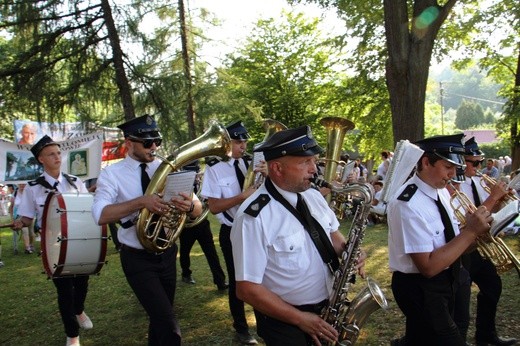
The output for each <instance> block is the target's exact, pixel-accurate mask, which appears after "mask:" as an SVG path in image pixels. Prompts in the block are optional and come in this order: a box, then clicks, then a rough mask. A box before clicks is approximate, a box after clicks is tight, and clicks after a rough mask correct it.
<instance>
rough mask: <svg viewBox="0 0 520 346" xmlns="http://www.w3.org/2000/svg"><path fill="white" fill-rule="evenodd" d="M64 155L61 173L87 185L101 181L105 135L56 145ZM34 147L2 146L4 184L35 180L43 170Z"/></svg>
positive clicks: (0, 172) (0, 171)
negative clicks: (87, 182)
mask: <svg viewBox="0 0 520 346" xmlns="http://www.w3.org/2000/svg"><path fill="white" fill-rule="evenodd" d="M56 142H57V143H58V144H59V145H60V151H61V171H62V172H64V173H68V174H72V175H76V176H78V177H79V178H80V179H81V180H83V181H85V180H87V179H91V178H97V176H98V175H99V172H100V170H101V155H102V146H103V133H102V132H96V133H91V134H88V135H84V136H79V137H74V138H71V139H69V140H66V141H56ZM31 147H32V145H29V144H16V143H11V142H0V181H1V182H3V183H4V184H18V183H25V182H27V181H29V180H33V179H35V178H37V177H38V176H40V175H41V174H42V173H43V168H42V166H41V165H40V164H39V162H38V161H37V160H36V158H35V157H34V156H33V155H32V153H31V151H30V149H31Z"/></svg>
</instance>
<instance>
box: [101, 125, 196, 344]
mask: <svg viewBox="0 0 520 346" xmlns="http://www.w3.org/2000/svg"><path fill="white" fill-rule="evenodd" d="M118 127H119V128H120V129H121V130H122V131H123V133H124V136H125V145H126V147H127V148H128V152H127V156H126V158H125V159H124V160H122V161H120V162H118V163H115V164H113V165H110V166H108V167H106V168H105V169H103V170H102V171H101V173H100V175H99V178H98V180H97V188H96V195H95V197H94V204H93V206H92V215H93V217H94V220H95V221H96V223H98V224H100V225H102V224H108V223H115V222H119V221H121V228H119V230H118V239H119V241H120V243H121V251H120V256H121V266H122V268H123V271H124V273H125V276H126V279H127V281H128V283H129V285H130V287H131V288H132V290H133V291H134V293H135V295H136V297H137V299H139V301H140V303H141V305H142V306H143V308H144V309H145V310H146V313H147V314H148V317H149V319H150V323H149V326H148V345H150V346H152V345H153V346H159V345H169V346H171V345H180V344H181V334H180V328H179V323H178V321H177V317H176V314H175V312H174V310H173V301H174V296H175V286H176V276H177V272H176V256H177V245H176V244H175V243H174V244H173V246H171V247H169V248H168V249H166V250H164V251H163V252H160V253H151V252H149V251H147V250H145V249H144V248H143V246H142V245H141V243H140V242H139V239H138V237H137V231H136V226H135V218H136V216H137V215H138V212H139V211H140V210H141V209H143V208H146V209H148V210H149V211H150V212H151V213H155V214H158V215H163V214H164V213H165V212H166V211H167V209H168V202H167V201H164V200H163V199H162V198H161V197H160V196H158V195H156V194H151V195H144V192H145V191H146V188H147V185H148V183H149V182H150V178H151V177H152V176H153V174H154V173H155V171H156V170H157V168H158V167H159V165H160V163H161V162H160V160H158V159H156V158H155V156H154V155H153V153H154V152H155V150H157V147H159V146H160V145H161V142H162V137H161V134H160V133H159V129H158V127H157V124H156V122H155V120H154V119H153V118H152V117H151V116H149V115H144V116H142V117H139V118H135V119H132V120H130V121H128V122H126V123H124V124H122V125H119V126H118ZM181 196H182V198H173V199H172V200H171V201H169V202H170V203H173V205H174V206H175V207H176V208H177V209H179V210H181V211H183V212H186V213H188V215H189V216H191V217H197V216H198V215H200V213H201V211H202V205H201V203H200V201H199V200H198V199H197V198H196V196H194V197H193V199H192V198H191V196H189V195H186V194H181Z"/></svg>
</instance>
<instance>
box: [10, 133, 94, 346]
mask: <svg viewBox="0 0 520 346" xmlns="http://www.w3.org/2000/svg"><path fill="white" fill-rule="evenodd" d="M31 152H32V153H33V155H34V157H35V158H36V160H38V162H39V163H40V164H41V165H42V166H43V174H42V175H41V176H40V177H38V178H37V179H36V180H34V181H30V182H29V183H28V184H27V186H26V187H25V190H24V193H23V196H22V200H21V201H20V205H19V206H18V211H17V212H18V216H19V218H18V219H16V220H15V221H14V227H13V228H14V229H22V228H23V227H30V226H31V224H32V222H33V219H34V218H35V217H38V224H39V225H42V218H43V207H44V206H45V200H46V199H47V196H48V194H49V192H51V191H58V192H79V193H88V191H87V188H86V187H85V184H83V182H82V181H81V180H80V179H78V178H77V177H75V176H72V175H68V174H65V173H62V172H61V151H60V146H59V144H58V143H56V142H54V141H53V140H52V138H50V137H49V136H47V135H45V136H43V137H42V139H40V140H39V141H38V142H37V143H36V144H35V145H33V146H32V147H31ZM88 279H89V277H88V275H85V276H76V277H59V278H53V279H52V282H53V283H54V285H55V286H56V290H57V293H58V305H59V308H60V314H61V319H62V321H63V325H64V327H65V334H66V335H67V342H66V345H67V346H72V345H74V346H77V345H79V344H80V343H79V328H80V327H81V328H84V329H91V328H92V321H91V320H90V318H89V317H88V316H87V314H85V311H83V309H84V304H85V299H86V298H87V291H88Z"/></svg>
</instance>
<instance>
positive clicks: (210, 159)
mask: <svg viewBox="0 0 520 346" xmlns="http://www.w3.org/2000/svg"><path fill="white" fill-rule="evenodd" d="M220 161H222V159H221V158H220V157H218V156H211V157H207V158H206V165H208V166H210V167H211V166H214V165H216V164H217V163H219V162H220Z"/></svg>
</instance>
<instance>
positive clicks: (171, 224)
mask: <svg viewBox="0 0 520 346" xmlns="http://www.w3.org/2000/svg"><path fill="white" fill-rule="evenodd" d="M230 148H231V139H230V137H229V134H228V132H227V130H226V128H225V127H224V126H223V125H221V124H219V123H218V122H216V121H211V122H210V126H209V128H208V130H207V131H206V132H204V134H202V135H201V136H200V137H198V138H196V139H194V140H192V141H191V142H188V143H186V144H184V145H183V146H181V147H179V148H178V149H177V150H176V151H175V152H174V153H173V154H172V155H171V156H169V157H168V158H162V157H159V155H157V157H159V158H160V159H161V160H162V161H163V162H162V163H161V164H160V165H159V167H158V168H157V171H155V173H154V175H153V177H152V179H151V181H150V184H149V185H148V188H147V189H146V192H145V195H153V194H158V195H162V192H163V191H164V187H165V184H166V178H167V176H168V174H170V173H171V172H174V171H176V170H178V169H180V168H181V167H182V166H184V165H186V164H188V163H190V162H192V161H194V160H197V159H200V158H203V157H205V156H211V155H217V156H224V155H226V154H227V153H228V152H229V150H230ZM186 218H187V215H186V213H182V212H180V211H179V210H178V209H175V208H173V207H170V208H169V210H168V211H167V212H166V213H165V214H164V215H162V216H161V215H158V214H155V213H152V212H150V211H149V210H148V209H146V208H143V209H141V211H140V212H139V216H138V218H137V222H136V230H137V237H138V239H139V241H140V243H141V245H142V246H143V247H144V248H145V249H147V250H148V251H151V252H161V251H164V250H166V249H167V248H169V247H170V246H172V245H173V243H174V242H175V240H177V238H178V237H179V236H180V233H181V231H182V229H183V228H184V224H185V222H186Z"/></svg>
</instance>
